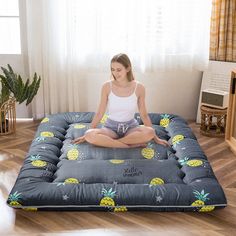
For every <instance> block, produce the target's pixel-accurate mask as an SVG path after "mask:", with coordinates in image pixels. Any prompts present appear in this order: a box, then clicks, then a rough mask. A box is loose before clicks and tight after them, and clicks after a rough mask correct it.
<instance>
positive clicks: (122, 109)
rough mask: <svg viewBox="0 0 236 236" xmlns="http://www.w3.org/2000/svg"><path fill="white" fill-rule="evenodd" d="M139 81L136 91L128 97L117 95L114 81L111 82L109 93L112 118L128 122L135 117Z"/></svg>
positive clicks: (109, 107)
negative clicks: (113, 86)
mask: <svg viewBox="0 0 236 236" xmlns="http://www.w3.org/2000/svg"><path fill="white" fill-rule="evenodd" d="M137 84H138V82H136V86H135V89H134V92H133V93H132V94H131V95H130V96H128V97H120V96H116V95H115V94H114V93H113V92H112V81H111V82H110V87H111V92H110V94H109V95H108V115H109V118H110V119H111V120H114V121H118V122H126V121H129V120H132V119H133V118H134V114H135V112H136V108H137V96H136V94H135V91H136V88H137Z"/></svg>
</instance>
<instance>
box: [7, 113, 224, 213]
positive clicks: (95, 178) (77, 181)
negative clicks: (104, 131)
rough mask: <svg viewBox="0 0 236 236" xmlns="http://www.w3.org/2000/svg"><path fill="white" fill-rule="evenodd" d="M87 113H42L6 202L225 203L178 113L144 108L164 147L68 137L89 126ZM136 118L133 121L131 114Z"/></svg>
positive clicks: (78, 205) (127, 206) (93, 206)
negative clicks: (125, 146) (93, 142)
mask: <svg viewBox="0 0 236 236" xmlns="http://www.w3.org/2000/svg"><path fill="white" fill-rule="evenodd" d="M93 116H94V113H92V112H87V113H85V112H77V113H76V112H73V113H61V114H55V115H51V116H48V117H46V118H44V119H43V120H42V122H41V124H40V125H39V127H38V130H37V132H36V135H35V138H34V140H33V142H32V144H31V146H30V149H29V152H28V154H27V155H26V158H25V161H24V164H23V166H22V168H21V170H20V173H19V175H18V177H17V180H16V183H15V185H14V187H13V189H12V191H11V193H10V194H9V197H8V200H7V203H8V205H9V206H11V207H14V208H26V209H28V210H52V209H57V210H108V211H115V212H118V211H122V212H123V211H127V210H150V211H201V212H206V211H212V210H214V209H216V208H223V207H225V206H226V198H225V195H224V192H223V190H222V187H221V186H220V184H219V183H218V181H217V179H216V177H215V175H214V172H213V170H212V168H211V166H210V164H209V162H208V160H207V157H206V155H205V153H204V152H203V151H202V149H201V147H200V145H199V144H198V141H197V139H196V137H195V135H194V134H193V132H192V130H191V129H190V127H189V126H188V124H187V122H186V121H185V120H184V119H183V118H181V117H179V116H177V115H173V114H157V113H150V114H149V116H150V118H151V121H152V123H153V128H154V129H155V131H156V133H157V135H158V136H159V137H160V138H162V139H165V140H167V141H168V142H169V144H170V147H164V146H162V145H159V144H156V143H154V142H153V141H151V142H149V143H148V145H147V147H142V148H141V147H139V148H129V149H122V148H103V147H97V146H94V145H91V144H89V143H86V142H85V143H81V144H78V145H75V144H72V143H71V141H72V140H73V139H74V138H76V137H79V136H82V135H83V134H84V133H85V131H86V130H87V129H89V125H90V123H91V121H92V118H93ZM105 119H106V116H104V118H103V119H102V120H101V122H100V124H99V127H101V126H102V125H103V123H104V120H105ZM136 119H137V120H138V121H139V123H140V125H141V124H142V121H141V119H140V117H139V114H136Z"/></svg>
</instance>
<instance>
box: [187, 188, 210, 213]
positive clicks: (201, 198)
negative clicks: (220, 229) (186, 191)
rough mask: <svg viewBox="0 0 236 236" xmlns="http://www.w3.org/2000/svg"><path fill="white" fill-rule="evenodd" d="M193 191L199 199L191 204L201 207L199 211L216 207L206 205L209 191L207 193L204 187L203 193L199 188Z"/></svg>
mask: <svg viewBox="0 0 236 236" xmlns="http://www.w3.org/2000/svg"><path fill="white" fill-rule="evenodd" d="M193 193H194V195H195V197H196V198H197V200H196V201H194V202H193V203H192V204H191V206H196V207H200V209H199V210H198V211H199V212H207V211H213V210H214V209H215V207H214V206H205V201H206V200H209V198H208V197H207V196H208V195H209V193H205V192H204V189H203V190H202V191H201V193H200V192H198V191H197V190H195V191H194V192H193Z"/></svg>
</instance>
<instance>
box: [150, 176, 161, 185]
mask: <svg viewBox="0 0 236 236" xmlns="http://www.w3.org/2000/svg"><path fill="white" fill-rule="evenodd" d="M164 183H165V182H164V180H163V179H161V178H153V179H152V180H151V181H150V184H149V186H153V185H161V184H164Z"/></svg>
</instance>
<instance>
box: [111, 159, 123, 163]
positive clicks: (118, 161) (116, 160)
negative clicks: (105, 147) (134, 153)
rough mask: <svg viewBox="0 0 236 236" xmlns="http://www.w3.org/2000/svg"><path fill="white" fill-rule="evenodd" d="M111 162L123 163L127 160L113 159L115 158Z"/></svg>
mask: <svg viewBox="0 0 236 236" xmlns="http://www.w3.org/2000/svg"><path fill="white" fill-rule="evenodd" d="M110 162H111V163H113V164H122V163H124V162H125V161H124V160H118V159H113V160H110Z"/></svg>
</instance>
